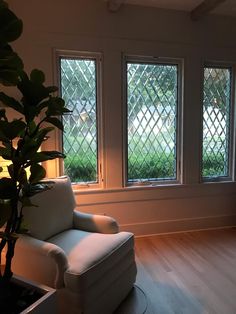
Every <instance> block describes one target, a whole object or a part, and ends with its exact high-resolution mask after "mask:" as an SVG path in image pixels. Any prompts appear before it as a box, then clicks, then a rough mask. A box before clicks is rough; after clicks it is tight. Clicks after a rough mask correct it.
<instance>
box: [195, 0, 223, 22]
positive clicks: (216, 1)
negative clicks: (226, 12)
mask: <svg viewBox="0 0 236 314" xmlns="http://www.w3.org/2000/svg"><path fill="white" fill-rule="evenodd" d="M225 1H226V0H204V1H203V2H202V3H200V4H199V5H198V6H197V7H196V8H195V9H193V10H192V12H191V19H192V20H194V21H197V20H200V19H201V18H203V17H204V16H206V15H207V14H209V13H210V12H211V11H212V10H214V9H215V8H216V7H218V6H219V5H220V4H221V3H223V2H225Z"/></svg>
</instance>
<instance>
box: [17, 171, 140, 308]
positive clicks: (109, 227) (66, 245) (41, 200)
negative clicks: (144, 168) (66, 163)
mask: <svg viewBox="0 0 236 314" xmlns="http://www.w3.org/2000/svg"><path fill="white" fill-rule="evenodd" d="M54 182H55V184H54V185H53V188H52V189H50V190H48V191H46V192H44V193H41V194H38V195H36V196H34V197H33V198H32V202H33V203H34V204H36V205H37V206H38V207H30V208H26V211H25V220H26V222H27V223H28V225H29V231H30V232H29V234H28V235H22V236H21V237H20V239H19V240H18V241H17V244H16V249H15V256H14V259H13V271H14V272H15V273H16V274H19V275H22V276H25V277H27V278H29V279H31V280H35V281H38V282H40V283H43V284H46V285H48V286H51V287H53V288H56V289H57V300H58V305H59V307H58V312H59V313H61V314H64V313H66V314H70V313H73V314H100V313H101V314H112V313H113V311H114V310H115V309H116V308H117V306H118V305H119V304H120V303H121V301H122V300H123V299H124V298H125V297H126V296H127V294H128V293H129V291H130V290H131V289H132V287H133V284H134V282H135V278H136V272H137V270H136V264H135V257H134V237H133V234H132V233H129V232H119V227H118V224H117V222H116V221H115V220H114V219H113V218H111V217H108V216H102V215H91V214H86V213H81V212H78V211H76V210H74V208H75V200H74V194H73V191H72V188H71V183H70V180H69V179H68V178H67V177H64V178H59V179H55V180H54Z"/></svg>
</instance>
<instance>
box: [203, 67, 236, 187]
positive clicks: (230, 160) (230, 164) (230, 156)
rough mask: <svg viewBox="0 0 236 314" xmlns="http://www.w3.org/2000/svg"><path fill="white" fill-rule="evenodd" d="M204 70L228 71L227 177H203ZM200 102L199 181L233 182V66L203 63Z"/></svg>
mask: <svg viewBox="0 0 236 314" xmlns="http://www.w3.org/2000/svg"><path fill="white" fill-rule="evenodd" d="M205 68H217V69H220V68H222V69H229V70H230V117H229V120H230V121H229V142H228V145H229V151H228V176H216V177H203V176H202V166H203V100H204V98H203V94H204V70H205ZM201 86H202V100H201V157H200V180H201V182H202V183H217V182H228V181H233V180H235V174H234V172H235V165H234V159H235V145H234V141H235V130H234V128H235V116H234V115H235V108H234V104H235V65H234V64H232V63H226V62H215V61H214V62H212V61H207V62H204V64H203V68H202V84H201Z"/></svg>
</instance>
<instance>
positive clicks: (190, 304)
mask: <svg viewBox="0 0 236 314" xmlns="http://www.w3.org/2000/svg"><path fill="white" fill-rule="evenodd" d="M135 250H136V261H137V265H138V277H137V284H138V285H139V286H140V287H141V288H142V289H143V290H144V292H145V293H146V296H147V299H148V310H147V314H173V313H175V314H182V313H183V314H207V313H208V314H235V313H236V228H230V229H218V230H207V231H194V232H184V233H178V234H169V235H157V236H150V237H143V238H137V239H136V240H135Z"/></svg>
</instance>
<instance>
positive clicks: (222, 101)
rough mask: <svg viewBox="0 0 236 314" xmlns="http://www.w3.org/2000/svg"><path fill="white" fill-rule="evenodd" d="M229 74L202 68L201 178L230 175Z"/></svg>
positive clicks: (221, 70)
mask: <svg viewBox="0 0 236 314" xmlns="http://www.w3.org/2000/svg"><path fill="white" fill-rule="evenodd" d="M230 86H231V72H230V69H227V68H212V67H205V69H204V100H203V147H202V149H203V154H202V156H203V160H202V176H203V177H208V178H214V177H223V176H228V175H229V138H230V135H229V133H230V89H231V87H230Z"/></svg>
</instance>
